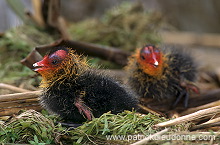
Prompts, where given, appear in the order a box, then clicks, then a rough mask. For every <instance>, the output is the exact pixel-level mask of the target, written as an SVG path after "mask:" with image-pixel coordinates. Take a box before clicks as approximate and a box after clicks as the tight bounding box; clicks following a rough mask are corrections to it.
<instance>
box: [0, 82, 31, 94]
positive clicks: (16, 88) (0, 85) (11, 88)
mask: <svg viewBox="0 0 220 145" xmlns="http://www.w3.org/2000/svg"><path fill="white" fill-rule="evenodd" d="M0 89H8V90H11V91H14V92H19V93H23V92H29V91H30V90H26V89H22V88H18V87H15V86H12V85H8V84H4V83H0Z"/></svg>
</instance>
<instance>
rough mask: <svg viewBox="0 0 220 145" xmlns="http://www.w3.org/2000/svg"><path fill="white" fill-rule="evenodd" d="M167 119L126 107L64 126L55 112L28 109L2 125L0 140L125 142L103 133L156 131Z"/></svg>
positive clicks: (174, 129) (0, 141) (49, 142)
mask: <svg viewBox="0 0 220 145" xmlns="http://www.w3.org/2000/svg"><path fill="white" fill-rule="evenodd" d="M166 120H167V119H165V118H163V117H159V116H156V115H152V114H147V115H142V114H138V113H135V112H130V111H125V112H122V113H119V114H117V115H115V114H111V113H105V114H103V115H102V116H101V117H99V118H95V119H93V120H92V121H89V122H85V123H84V124H83V125H82V126H79V127H77V128H66V127H63V126H61V124H59V123H57V122H58V121H60V118H58V117H57V116H54V115H48V113H46V112H45V111H43V112H42V114H41V113H39V112H36V111H34V110H28V111H26V112H23V113H21V114H20V115H18V116H16V117H14V118H12V119H10V120H9V121H8V122H6V123H4V124H3V125H2V126H1V128H0V143H31V144H37V143H41V144H53V143H55V141H58V142H59V141H61V142H62V143H64V144H68V143H72V142H76V143H78V144H81V143H83V144H85V143H86V144H91V143H97V144H104V143H113V144H124V143H126V142H127V140H124V141H123V140H115V141H114V140H112V141H108V140H107V139H106V135H135V134H142V135H150V134H154V133H156V132H157V131H159V130H158V129H154V128H153V125H155V124H157V123H160V122H163V121H166ZM55 124H56V125H55ZM182 128H183V125H179V126H176V127H175V128H173V131H177V130H182ZM56 139H57V140H56ZM127 143H128V142H127Z"/></svg>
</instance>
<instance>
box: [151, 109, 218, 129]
mask: <svg viewBox="0 0 220 145" xmlns="http://www.w3.org/2000/svg"><path fill="white" fill-rule="evenodd" d="M219 112H220V106H215V107H212V108H208V109H203V110H200V111H197V112H195V113H192V114H189V115H186V116H182V117H179V118H176V119H173V120H169V121H167V122H163V123H159V124H156V125H155V127H168V126H172V125H176V124H180V123H185V122H188V121H192V120H196V119H199V118H202V117H206V116H211V115H214V114H217V113H219Z"/></svg>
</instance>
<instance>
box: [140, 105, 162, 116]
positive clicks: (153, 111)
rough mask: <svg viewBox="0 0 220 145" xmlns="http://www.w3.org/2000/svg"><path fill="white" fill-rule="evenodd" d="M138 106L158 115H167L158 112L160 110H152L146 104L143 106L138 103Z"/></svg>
mask: <svg viewBox="0 0 220 145" xmlns="http://www.w3.org/2000/svg"><path fill="white" fill-rule="evenodd" d="M138 106H139V107H140V108H141V109H142V110H143V111H145V112H149V113H152V114H154V115H158V116H165V114H163V113H161V112H158V111H155V110H152V109H150V108H148V107H146V106H143V105H141V104H138Z"/></svg>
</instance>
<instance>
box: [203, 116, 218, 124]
mask: <svg viewBox="0 0 220 145" xmlns="http://www.w3.org/2000/svg"><path fill="white" fill-rule="evenodd" d="M215 122H220V117H217V118H214V119H211V120H209V121H207V122H205V123H203V124H210V123H215Z"/></svg>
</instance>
